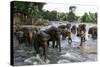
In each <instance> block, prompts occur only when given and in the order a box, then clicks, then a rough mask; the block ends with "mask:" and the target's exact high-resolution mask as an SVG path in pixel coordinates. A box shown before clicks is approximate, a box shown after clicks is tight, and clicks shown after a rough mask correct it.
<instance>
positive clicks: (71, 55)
mask: <svg viewBox="0 0 100 67" xmlns="http://www.w3.org/2000/svg"><path fill="white" fill-rule="evenodd" d="M59 23H60V22H59ZM59 23H57V22H56V23H55V22H53V21H52V25H53V26H56V27H57V26H59V25H61V23H60V24H59ZM62 24H64V23H62ZM73 24H75V25H77V26H78V24H77V23H72V25H73ZM52 25H49V26H46V27H43V28H41V30H45V29H46V28H49V27H51V26H52ZM64 25H65V24H64ZM86 25H87V27H86V29H87V31H88V29H89V27H92V26H96V25H95V24H90V23H87V24H86ZM71 37H72V43H71V45H69V44H68V42H67V38H66V39H65V40H62V39H61V38H60V39H61V40H60V41H61V47H62V51H61V52H59V51H58V49H56V48H55V49H53V48H52V47H49V48H48V51H47V60H46V62H44V61H43V58H40V57H39V56H38V57H36V55H35V51H34V48H33V47H26V46H25V44H19V43H18V41H17V40H16V38H15V37H14V65H15V66H21V65H40V64H57V63H74V62H88V61H97V52H93V53H92V52H91V53H85V52H82V51H81V49H79V45H80V38H79V37H77V36H76V35H75V34H71ZM50 44H52V43H50ZM84 45H85V47H90V48H89V49H91V48H95V49H97V40H93V39H91V38H90V37H88V34H87V32H86V42H84ZM82 49H83V48H82Z"/></svg>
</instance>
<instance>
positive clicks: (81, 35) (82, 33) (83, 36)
mask: <svg viewBox="0 0 100 67" xmlns="http://www.w3.org/2000/svg"><path fill="white" fill-rule="evenodd" d="M80 37H81V42H80V46H82V44H83V42H84V41H85V32H84V31H81V32H80Z"/></svg>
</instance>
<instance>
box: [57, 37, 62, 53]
mask: <svg viewBox="0 0 100 67" xmlns="http://www.w3.org/2000/svg"><path fill="white" fill-rule="evenodd" d="M57 46H58V47H59V52H61V44H60V38H59V39H58V40H57Z"/></svg>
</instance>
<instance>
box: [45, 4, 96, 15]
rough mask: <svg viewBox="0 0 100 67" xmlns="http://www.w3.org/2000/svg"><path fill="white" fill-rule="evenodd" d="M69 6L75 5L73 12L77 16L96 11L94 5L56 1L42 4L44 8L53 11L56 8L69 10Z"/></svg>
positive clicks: (64, 10) (57, 9) (61, 10)
mask: <svg viewBox="0 0 100 67" xmlns="http://www.w3.org/2000/svg"><path fill="white" fill-rule="evenodd" d="M69 6H76V7H77V8H76V10H75V14H76V15H77V16H82V15H83V14H84V13H85V12H89V11H90V12H91V13H95V12H97V7H96V6H90V5H74V4H60V3H59V4H57V3H47V4H46V5H44V7H43V9H44V10H49V11H53V10H56V11H57V12H64V13H66V12H69Z"/></svg>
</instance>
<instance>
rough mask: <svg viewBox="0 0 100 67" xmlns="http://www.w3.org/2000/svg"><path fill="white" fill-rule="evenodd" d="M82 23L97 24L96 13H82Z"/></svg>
mask: <svg viewBox="0 0 100 67" xmlns="http://www.w3.org/2000/svg"><path fill="white" fill-rule="evenodd" d="M81 21H82V22H92V23H93V22H95V23H97V13H90V12H89V14H88V13H84V15H83V16H82V17H81Z"/></svg>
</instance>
